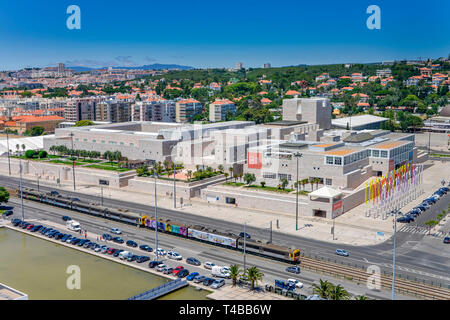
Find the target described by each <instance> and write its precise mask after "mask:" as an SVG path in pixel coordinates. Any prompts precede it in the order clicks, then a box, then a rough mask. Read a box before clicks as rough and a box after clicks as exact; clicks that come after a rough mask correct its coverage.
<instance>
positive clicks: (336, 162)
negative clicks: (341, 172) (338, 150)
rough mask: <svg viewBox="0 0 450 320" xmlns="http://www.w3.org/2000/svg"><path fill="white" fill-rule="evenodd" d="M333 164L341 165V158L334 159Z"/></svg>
mask: <svg viewBox="0 0 450 320" xmlns="http://www.w3.org/2000/svg"><path fill="white" fill-rule="evenodd" d="M334 164H335V165H338V166H340V165H342V158H340V157H334Z"/></svg>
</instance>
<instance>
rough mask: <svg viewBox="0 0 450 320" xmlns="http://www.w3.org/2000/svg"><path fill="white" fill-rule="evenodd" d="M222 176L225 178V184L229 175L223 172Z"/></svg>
mask: <svg viewBox="0 0 450 320" xmlns="http://www.w3.org/2000/svg"><path fill="white" fill-rule="evenodd" d="M223 175H224V176H225V182H226V181H227V180H228V176H229V174H228V172H225V173H224V174H223Z"/></svg>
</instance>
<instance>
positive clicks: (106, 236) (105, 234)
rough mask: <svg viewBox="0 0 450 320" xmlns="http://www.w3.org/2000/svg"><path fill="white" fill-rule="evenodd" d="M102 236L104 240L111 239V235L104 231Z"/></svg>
mask: <svg viewBox="0 0 450 320" xmlns="http://www.w3.org/2000/svg"><path fill="white" fill-rule="evenodd" d="M102 238H103V239H105V240H112V239H113V236H112V235H110V234H108V233H104V234H102Z"/></svg>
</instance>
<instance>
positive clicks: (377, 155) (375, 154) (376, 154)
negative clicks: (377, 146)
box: [373, 150, 380, 158]
mask: <svg viewBox="0 0 450 320" xmlns="http://www.w3.org/2000/svg"><path fill="white" fill-rule="evenodd" d="M373 156H374V157H376V158H378V157H379V156H380V151H379V150H373Z"/></svg>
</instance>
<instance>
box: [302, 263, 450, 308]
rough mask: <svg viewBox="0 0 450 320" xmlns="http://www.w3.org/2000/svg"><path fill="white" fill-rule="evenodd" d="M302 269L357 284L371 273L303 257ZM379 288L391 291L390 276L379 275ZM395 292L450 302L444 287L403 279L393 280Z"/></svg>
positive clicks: (449, 293)
mask: <svg viewBox="0 0 450 320" xmlns="http://www.w3.org/2000/svg"><path fill="white" fill-rule="evenodd" d="M301 266H302V267H303V268H306V269H309V270H312V271H314V272H320V273H323V274H328V275H331V276H334V277H341V278H344V279H346V280H351V281H355V282H358V283H367V281H368V280H369V277H370V276H372V275H373V274H372V273H367V272H366V271H365V270H363V269H360V268H354V267H351V266H346V265H341V264H338V263H333V262H328V261H324V260H319V259H314V258H309V257H305V256H303V257H302V258H301ZM380 285H381V288H385V289H390V290H391V289H392V276H390V275H386V274H380ZM395 291H396V292H398V293H401V294H405V295H410V296H416V297H421V298H424V299H429V300H450V290H449V289H447V288H444V287H436V286H432V285H429V284H423V283H419V282H415V281H411V280H407V279H403V278H396V279H395Z"/></svg>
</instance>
